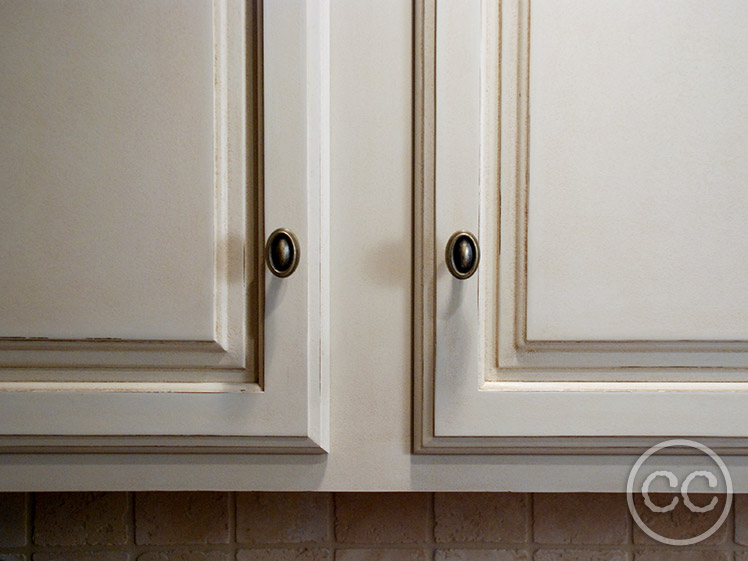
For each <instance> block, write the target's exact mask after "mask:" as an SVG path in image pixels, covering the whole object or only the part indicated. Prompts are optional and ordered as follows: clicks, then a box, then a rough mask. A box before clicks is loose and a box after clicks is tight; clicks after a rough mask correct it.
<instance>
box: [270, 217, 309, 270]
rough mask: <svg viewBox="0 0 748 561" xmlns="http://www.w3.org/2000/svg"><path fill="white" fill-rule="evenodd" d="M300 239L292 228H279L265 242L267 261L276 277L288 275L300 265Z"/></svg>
mask: <svg viewBox="0 0 748 561" xmlns="http://www.w3.org/2000/svg"><path fill="white" fill-rule="evenodd" d="M300 256H301V249H300V248H299V240H298V238H297V237H296V236H295V235H294V233H293V232H291V231H290V230H286V229H285V228H278V229H277V230H275V231H274V232H273V233H272V234H270V235H269V236H268V241H267V244H265V263H266V264H267V266H268V269H270V272H271V273H273V274H274V275H275V276H276V277H281V278H284V277H288V276H290V275H291V274H292V273H293V272H294V271H295V270H296V267H298V266H299V257H300Z"/></svg>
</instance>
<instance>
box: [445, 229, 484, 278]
mask: <svg viewBox="0 0 748 561" xmlns="http://www.w3.org/2000/svg"><path fill="white" fill-rule="evenodd" d="M445 258H446V260H447V268H448V269H449V272H450V273H452V276H454V277H455V278H458V279H460V280H464V279H469V278H470V277H472V276H473V275H474V274H475V271H477V270H478V263H479V262H480V246H479V245H478V239H477V238H476V237H475V236H474V235H473V234H471V233H470V232H466V231H464V230H462V231H459V232H455V233H454V234H452V235H451V236H450V238H449V241H448V242H447V251H446V254H445Z"/></svg>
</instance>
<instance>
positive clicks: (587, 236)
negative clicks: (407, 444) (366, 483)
mask: <svg viewBox="0 0 748 561" xmlns="http://www.w3.org/2000/svg"><path fill="white" fill-rule="evenodd" d="M416 17H417V24H416V33H417V36H416V37H417V38H416V46H417V54H416V83H417V92H416V125H417V130H416V143H415V147H416V167H415V173H416V187H415V188H416V198H415V204H416V212H415V216H416V225H415V232H416V251H415V256H416V263H415V266H416V274H415V342H416V354H415V361H416V364H415V369H416V392H417V405H416V408H417V411H416V450H417V451H420V452H458V453H459V452H469V453H474V452H477V453H484V452H487V453H512V452H521V451H528V452H541V453H542V452H591V451H598V452H599V451H604V452H622V451H633V450H635V449H638V448H641V447H642V446H643V445H644V443H647V444H651V443H652V439H653V438H656V437H661V436H691V437H698V438H700V439H702V441H704V442H708V443H710V444H711V445H713V446H715V447H716V448H718V449H720V450H723V451H724V450H729V451H732V452H737V451H741V450H744V449H745V448H744V447H745V445H746V437H747V436H748V291H747V290H746V288H745V282H746V281H745V280H746V278H748V259H746V255H748V157H746V156H747V155H748V35H746V33H745V29H746V25H748V4H746V3H745V2H743V1H741V0H718V1H715V2H710V3H708V5H707V4H705V3H703V2H699V1H696V0H678V1H669V2H655V3H652V2H648V1H646V0H615V1H607V2H599V1H597V0H509V1H504V2H498V1H496V0H484V1H483V2H481V0H465V1H463V2H453V1H451V0H423V1H421V2H419V4H418V7H417V10H416ZM459 230H467V231H470V232H472V233H474V234H475V235H476V237H477V238H478V239H479V243H480V250H481V260H480V264H479V267H478V271H477V273H476V274H475V275H473V276H472V277H470V278H468V279H464V280H458V279H457V278H455V277H454V276H453V275H451V274H450V272H449V270H448V267H447V266H446V264H445V246H446V244H447V242H448V240H449V238H450V236H451V235H452V233H453V232H455V231H459Z"/></svg>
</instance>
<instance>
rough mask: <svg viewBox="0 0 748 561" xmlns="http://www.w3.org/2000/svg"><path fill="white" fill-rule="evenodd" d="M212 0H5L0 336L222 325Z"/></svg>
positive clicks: (136, 332) (131, 333) (197, 331)
mask: <svg viewBox="0 0 748 561" xmlns="http://www.w3.org/2000/svg"><path fill="white" fill-rule="evenodd" d="M212 13H213V12H212V6H211V3H210V2H205V1H203V0H153V1H148V2H119V1H112V0H106V1H102V0H71V1H67V2H49V1H46V0H31V1H30V0H4V1H3V2H2V3H0V76H2V80H0V263H1V266H0V295H2V297H1V298H0V337H22V338H28V337H45V338H62V339H83V338H123V339H157V340H161V339H164V340H171V339H181V340H212V339H213V338H214V332H215V322H216V318H215V317H214V316H215V312H214V310H215V306H214V284H215V282H216V279H215V278H214V277H215V270H216V265H215V263H216V259H215V255H214V247H215V241H214V227H215V225H214V214H215V202H214V161H213V17H212ZM219 280H220V281H221V282H226V279H219ZM237 282H238V281H237Z"/></svg>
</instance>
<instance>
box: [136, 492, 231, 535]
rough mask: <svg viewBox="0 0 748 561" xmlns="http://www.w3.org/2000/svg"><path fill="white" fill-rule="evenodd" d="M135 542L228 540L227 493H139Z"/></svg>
mask: <svg viewBox="0 0 748 561" xmlns="http://www.w3.org/2000/svg"><path fill="white" fill-rule="evenodd" d="M135 541H136V543H138V544H140V545H175V544H221V543H229V500H228V494H227V493H212V492H209V493H208V492H193V493H188V492H183V493H137V494H136V496H135Z"/></svg>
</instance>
